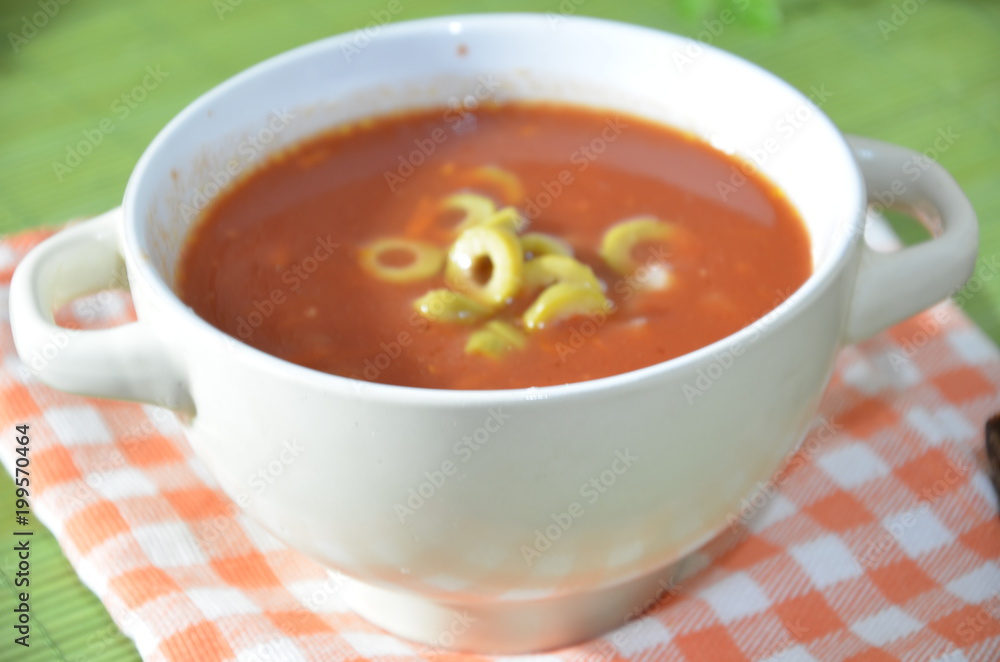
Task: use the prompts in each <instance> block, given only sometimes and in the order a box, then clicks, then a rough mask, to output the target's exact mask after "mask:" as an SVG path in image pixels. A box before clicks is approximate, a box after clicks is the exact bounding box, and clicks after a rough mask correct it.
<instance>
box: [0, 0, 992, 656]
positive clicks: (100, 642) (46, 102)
mask: <svg viewBox="0 0 1000 662" xmlns="http://www.w3.org/2000/svg"><path fill="white" fill-rule="evenodd" d="M752 1H753V2H754V4H753V5H751V8H750V9H749V10H747V11H746V12H745V14H748V15H749V14H753V16H751V17H750V18H749V19H745V20H743V21H742V22H740V23H737V24H735V25H724V24H722V23H721V22H715V19H716V18H718V17H719V16H720V12H721V10H722V9H724V8H725V7H726V6H730V7H733V8H735V9H736V11H737V12H738V11H739V8H740V7H741V6H744V5H745V3H744V2H743V1H742V0H719V1H718V2H716V1H715V0H682V1H681V2H679V3H678V4H677V5H676V6H679V7H680V8H681V9H680V10H679V11H677V10H676V9H675V7H672V6H671V3H668V2H666V1H665V0H655V1H649V2H638V1H632V0H543V1H542V2H538V3H529V2H515V3H501V2H493V1H489V2H480V3H476V4H473V3H471V2H464V1H459V0H422V1H421V2H420V3H419V4H418V3H417V0H399V2H400V5H399V6H401V7H402V10H401V11H400V12H399V13H398V14H396V16H395V18H396V19H398V20H404V19H411V18H418V17H421V16H429V15H436V14H447V13H467V12H471V11H515V10H521V11H552V12H560V11H567V10H568V11H570V12H573V13H578V14H581V15H583V14H586V15H592V16H601V17H606V18H614V19H618V20H623V21H629V22H634V23H642V24H647V25H651V26H654V27H658V28H663V29H667V30H671V31H674V32H680V33H685V34H689V35H697V34H698V33H699V32H700V33H701V35H702V38H705V39H706V40H710V41H711V42H713V43H715V44H716V45H719V46H721V47H723V48H726V49H728V50H730V51H733V52H735V53H737V54H740V55H742V56H744V57H746V58H748V59H750V60H753V61H755V62H757V63H759V64H761V65H762V66H764V67H766V68H768V69H770V70H772V71H774V72H775V73H777V74H778V75H780V76H782V77H783V78H785V79H786V80H788V81H789V82H790V83H792V84H793V85H795V86H797V87H799V88H800V89H802V90H806V91H808V90H810V88H813V87H816V88H822V89H825V90H827V91H828V92H829V93H830V95H831V96H830V98H829V100H828V101H827V102H826V103H825V105H824V110H825V111H826V112H827V113H828V114H829V115H830V116H831V117H832V118H833V120H834V121H835V122H837V123H838V124H839V125H840V126H841V127H842V128H843V129H844V130H845V131H848V132H852V133H858V134H863V135H869V136H873V137H877V138H881V139H884V140H889V141H893V142H896V143H899V144H902V145H906V146H908V147H911V148H914V149H917V150H924V149H928V148H932V147H933V144H934V140H935V138H936V137H937V135H938V131H939V130H948V129H949V127H950V128H951V130H952V131H953V132H954V133H957V134H958V135H959V138H958V139H957V140H956V141H955V142H954V144H953V145H951V146H949V148H948V149H947V150H945V151H943V152H941V153H939V154H938V155H937V157H938V158H939V160H940V162H941V163H942V164H943V165H944V166H945V167H946V168H948V169H949V170H950V171H951V172H952V173H953V174H954V176H955V178H956V179H957V180H958V181H959V183H960V184H961V185H962V186H963V187H964V188H965V190H966V192H967V193H968V195H969V197H970V198H971V199H972V201H973V204H974V205H975V207H976V209H977V211H978V213H979V218H980V222H981V229H982V249H981V255H982V256H984V257H983V259H981V261H980V262H981V265H986V264H988V258H991V257H994V256H995V255H996V253H997V249H998V248H1000V225H998V224H997V222H996V218H997V215H998V212H1000V186H998V184H1000V182H997V170H998V169H997V168H996V167H994V165H993V164H994V162H995V155H996V154H1000V64H998V63H1000V6H998V4H997V3H994V2H993V1H992V0H981V1H978V2H977V1H975V0H965V1H958V0H953V1H947V0H929V1H928V0H897V1H896V2H895V3H892V2H869V1H867V0H854V1H852V2H843V3H841V4H834V3H831V2H826V3H823V2H814V1H812V0H769V1H765V2H763V10H761V7H762V4H761V0H752ZM63 3H65V4H63ZM388 5H389V2H388V0H356V1H352V2H348V1H346V0H340V1H332V0H314V1H303V2H288V1H286V2H280V3H278V2H265V0H197V1H189V2H179V1H177V0H175V1H173V2H167V1H166V0H158V1H156V2H122V1H119V2H112V1H111V0H104V1H100V0H91V1H88V2H83V0H24V1H21V0H18V1H7V0H5V1H4V2H2V3H0V28H2V29H0V34H2V35H3V36H4V39H3V43H2V44H0V100H2V103H0V232H3V233H5V232H11V231H15V230H18V229H22V228H27V227H32V226H36V225H43V224H56V223H60V222H62V221H63V220H65V219H67V218H69V217H71V216H77V215H85V214H95V213H98V212H101V211H103V210H105V209H108V208H109V207H111V206H113V205H115V204H116V203H118V201H120V200H121V196H122V191H123V189H124V186H125V182H126V179H127V177H128V174H129V172H130V170H131V169H132V166H133V165H134V163H135V161H136V159H137V158H138V157H139V154H140V153H141V151H142V149H143V148H144V147H145V146H146V145H147V144H148V143H149V141H150V140H151V139H152V137H153V135H154V134H155V133H156V131H158V130H159V129H160V128H161V127H162V126H163V125H164V124H165V123H166V122H167V120H169V119H170V117H171V116H173V115H174V114H175V113H176V112H178V111H179V110H180V109H181V108H183V107H184V105H185V104H187V103H188V102H190V101H191V100H192V99H193V98H195V97H196V96H197V95H198V94H200V93H202V92H204V91H205V90H207V89H209V88H210V87H212V86H213V85H215V84H216V83H218V82H220V81H222V80H223V79H225V78H226V77H228V76H230V75H232V74H234V73H236V72H238V71H240V70H241V69H244V68H246V67H247V66H249V65H251V64H253V63H255V62H258V61H260V60H262V59H264V58H266V57H269V56H271V55H274V54H276V53H279V52H281V51H284V50H287V49H289V48H291V47H294V46H297V45H299V44H302V43H304V42H308V41H311V40H314V39H318V38H321V37H324V36H327V35H330V34H335V33H338V32H343V31H346V30H349V29H353V28H357V27H362V26H364V25H366V24H368V23H370V22H371V21H373V20H374V19H373V17H372V14H371V12H372V11H378V10H383V9H385V8H386V7H387V6H388ZM393 6H394V7H395V6H396V5H393ZM776 6H777V7H780V9H781V10H782V12H783V15H782V16H781V17H780V19H775V17H774V16H773V14H771V13H770V12H769V8H773V7H776ZM46 7H47V8H48V10H47V11H48V13H49V14H52V15H51V16H47V15H45V13H44V12H45V11H46ZM55 8H58V10H57V11H56V9H55ZM699 11H703V12H704V13H703V14H702V15H701V16H700V17H695V15H696V14H697V13H698V12H699ZM40 12H42V13H40ZM32 22H34V23H37V24H39V25H41V26H42V27H40V28H37V29H34V28H33V27H29V26H30V24H31V23H32ZM720 27H721V28H722V30H721V33H720V34H713V32H715V33H718V32H720V30H719V28H720ZM11 34H13V35H15V36H14V37H13V38H12V37H11ZM147 68H152V70H154V71H157V70H158V71H159V72H162V73H161V75H160V76H159V77H160V78H161V80H159V81H158V82H156V83H155V85H150V87H151V88H152V89H149V90H146V91H144V92H143V93H140V94H135V93H132V92H131V91H132V90H133V88H135V86H137V85H140V84H141V83H142V81H143V77H144V76H146V75H147V71H148V69H147ZM147 80H148V81H150V82H152V80H153V79H147ZM123 94H124V95H126V96H125V97H124V98H123V97H122V95H123ZM140 96H143V97H145V98H142V99H141V100H140V99H139V97H140ZM102 120H104V121H105V123H104V124H103V126H104V127H105V128H107V127H109V126H110V127H111V129H112V130H111V131H110V132H108V131H103V132H102V133H103V134H104V135H103V137H102V138H101V140H100V142H99V143H98V144H96V145H94V146H93V148H92V149H91V150H90V153H89V154H86V155H85V156H81V158H80V159H79V162H77V160H76V159H75V158H73V157H72V156H71V155H70V154H69V152H68V151H67V150H69V149H71V146H74V145H77V144H78V143H79V142H80V141H81V140H84V138H85V135H88V134H89V135H91V136H94V135H95V134H94V131H95V130H96V131H100V130H101V127H102ZM95 142H96V140H95ZM57 164H61V166H60V165H57ZM894 223H895V225H896V227H897V230H898V231H899V232H901V233H902V234H903V235H904V237H906V238H908V239H910V240H916V239H918V238H919V237H920V236H921V231H920V230H918V229H915V227H914V224H912V223H909V222H907V221H905V220H899V219H894ZM928 268H933V266H932V265H929V266H928ZM990 275H991V274H990ZM960 300H961V301H963V302H964V307H965V309H966V311H967V312H969V314H971V315H972V317H973V318H974V319H975V320H976V321H977V322H978V323H979V324H980V325H981V326H982V327H983V328H984V329H986V331H987V332H988V333H989V334H990V335H991V336H992V337H993V338H994V340H997V339H1000V317H998V316H997V313H996V311H997V307H996V305H995V302H996V301H998V300H1000V278H995V279H992V280H988V281H987V282H985V287H984V289H983V290H982V291H981V292H979V293H978V294H975V295H966V296H962V297H960ZM0 406H2V403H0ZM0 434H12V431H6V430H4V431H0ZM7 504H13V488H12V484H11V482H10V479H9V478H8V477H7V476H6V475H5V474H3V472H0V506H3V507H12V505H11V506H7ZM0 519H2V520H3V521H6V516H5V517H3V518H0ZM11 528H12V527H11V526H8V525H7V524H4V525H2V527H0V544H2V548H0V660H13V659H16V660H19V661H20V660H25V661H29V660H38V661H42V660H72V661H77V660H79V661H81V662H82V661H84V660H86V661H88V662H100V661H109V662H111V661H114V662H118V661H122V660H135V659H137V658H138V656H137V654H136V652H135V648H134V647H133V646H132V644H131V642H130V641H129V640H128V639H126V638H125V637H123V636H122V635H121V634H120V633H118V631H117V630H116V629H115V627H114V625H113V624H112V623H111V621H110V619H109V618H108V616H107V613H106V612H105V611H104V609H103V607H102V606H101V604H100V602H99V601H98V600H97V599H96V598H95V597H94V596H93V594H91V593H90V592H89V591H88V590H87V589H86V588H85V587H84V586H83V585H82V584H81V583H80V582H79V581H78V580H77V578H76V575H75V574H74V573H73V571H72V569H71V568H70V566H69V564H68V563H67V562H66V561H65V559H64V558H63V557H62V555H61V553H60V551H59V548H58V545H57V544H56V542H55V540H54V539H53V538H52V536H51V535H50V534H48V532H46V531H45V530H44V528H42V527H41V526H38V525H36V526H35V538H34V540H33V548H34V552H33V556H32V569H31V573H32V575H31V576H32V589H33V590H32V593H31V596H32V618H33V629H32V638H31V642H32V646H31V648H30V649H22V648H20V647H14V646H13V645H12V642H11V640H12V638H13V637H12V634H11V632H12V631H11V629H10V625H11V624H12V621H11V614H12V611H11V610H12V609H13V608H14V605H15V601H14V595H15V594H14V591H13V583H12V582H13V579H14V572H15V571H16V570H15V568H16V566H15V559H14V557H13V555H12V553H11V552H10V549H11V548H12V546H13V537H12V536H10V535H9V533H10V530H11Z"/></svg>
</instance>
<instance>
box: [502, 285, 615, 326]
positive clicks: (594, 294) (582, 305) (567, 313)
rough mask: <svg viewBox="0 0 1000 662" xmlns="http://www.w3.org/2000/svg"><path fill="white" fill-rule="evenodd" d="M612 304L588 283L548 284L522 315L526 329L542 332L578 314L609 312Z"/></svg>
mask: <svg viewBox="0 0 1000 662" xmlns="http://www.w3.org/2000/svg"><path fill="white" fill-rule="evenodd" d="M611 306H612V303H611V302H610V301H609V300H608V299H607V298H606V297H605V296H604V294H603V293H602V292H601V291H600V290H599V289H595V288H594V287H593V286H591V285H587V284H585V283H556V284H555V285H549V286H548V287H547V288H545V290H544V291H543V292H542V293H541V294H539V295H538V298H537V299H535V301H534V302H533V303H532V304H531V305H530V306H528V309H527V310H526V311H524V314H523V315H522V316H521V320H522V321H523V322H524V326H525V328H527V329H530V330H534V329H540V328H543V327H544V326H546V325H547V324H551V323H554V322H558V321H560V320H564V319H569V318H571V317H575V316H577V315H587V314H589V313H597V312H599V311H603V312H608V311H609V310H610V309H611Z"/></svg>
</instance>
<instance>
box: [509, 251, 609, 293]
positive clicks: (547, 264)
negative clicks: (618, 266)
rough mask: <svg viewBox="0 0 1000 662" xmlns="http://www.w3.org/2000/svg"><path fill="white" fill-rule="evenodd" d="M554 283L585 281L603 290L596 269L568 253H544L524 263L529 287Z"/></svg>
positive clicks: (526, 283) (525, 279)
mask: <svg viewBox="0 0 1000 662" xmlns="http://www.w3.org/2000/svg"><path fill="white" fill-rule="evenodd" d="M554 283H583V284H585V285H590V286H591V287H593V288H594V289H596V290H598V291H600V290H601V283H600V281H599V280H597V276H595V275H594V271H593V270H592V269H591V268H590V267H588V266H587V265H586V264H584V263H582V262H579V261H577V260H575V259H573V258H571V257H569V256H568V255H543V256H541V257H536V258H535V259H534V260H529V261H528V262H525V263H524V284H525V285H526V286H527V287H529V288H538V287H548V286H549V285H552V284H554Z"/></svg>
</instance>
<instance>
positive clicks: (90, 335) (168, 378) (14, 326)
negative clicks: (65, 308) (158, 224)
mask: <svg viewBox="0 0 1000 662" xmlns="http://www.w3.org/2000/svg"><path fill="white" fill-rule="evenodd" d="M121 225H122V210H121V207H119V208H117V209H113V210H111V211H109V212H106V213H104V214H101V215H100V216H97V217H96V218H93V219H90V220H88V221H84V222H82V223H79V224H77V225H73V226H71V227H69V228H67V229H65V230H63V231H62V232H60V233H58V234H56V235H54V236H52V237H50V238H49V239H46V240H45V241H43V242H42V243H41V244H39V245H38V246H36V247H35V248H34V249H33V250H32V251H31V252H29V253H28V255H27V256H26V257H25V258H24V260H23V261H22V262H21V264H19V265H18V267H17V269H16V270H15V272H14V277H13V279H12V280H11V284H10V324H11V330H12V332H13V335H14V345H15V346H16V347H17V352H18V354H19V355H20V357H21V361H22V362H23V363H24V364H25V365H26V366H28V368H29V369H30V370H31V371H32V372H34V373H35V374H36V375H37V376H38V378H39V379H40V380H41V381H43V382H45V383H46V384H48V385H49V386H53V387H55V388H57V389H60V390H62V391H68V392H70V393H77V394H80V395H88V396H97V397H102V398H115V399H120V400H138V401H140V402H147V403H150V404H155V405H160V406H164V407H169V408H171V409H175V410H179V411H186V412H188V413H193V410H194V405H193V403H192V400H191V396H190V394H189V393H188V390H187V384H186V379H185V378H184V375H183V373H182V372H181V370H180V369H179V367H178V365H177V364H176V363H175V362H174V361H173V360H172V358H171V355H170V353H169V352H168V350H167V348H166V347H165V346H164V345H163V343H161V342H160V340H158V339H157V338H156V336H155V335H154V334H153V332H152V329H151V328H150V327H149V325H148V324H147V323H144V322H142V321H138V322H132V323H130V324H124V325H122V326H118V327H114V328H111V329H102V330H96V331H80V330H74V329H67V328H64V327H60V326H57V325H56V324H55V323H54V321H53V311H54V310H55V309H56V308H57V307H58V306H60V305H63V304H65V303H67V302H69V301H72V300H73V299H74V298H76V297H79V296H82V295H85V294H90V293H93V292H97V291H99V290H102V289H108V288H109V287H110V286H112V285H114V284H115V283H119V284H120V285H122V286H125V285H127V279H126V278H125V262H124V260H123V259H122V254H121V248H120V246H121V241H120V236H119V232H120V228H121Z"/></svg>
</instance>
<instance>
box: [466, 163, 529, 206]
mask: <svg viewBox="0 0 1000 662" xmlns="http://www.w3.org/2000/svg"><path fill="white" fill-rule="evenodd" d="M470 175H471V177H470V179H472V181H473V182H482V183H485V184H487V185H489V186H491V187H492V188H495V189H496V190H497V192H498V193H500V197H501V198H502V199H503V201H504V202H505V203H506V204H508V205H516V204H520V202H521V201H522V200H523V199H524V187H523V186H522V185H521V180H520V179H518V177H517V175H515V174H514V173H512V172H508V171H506V170H504V169H503V168H499V167H497V166H481V167H479V168H476V169H475V170H473V171H472V172H471V173H470Z"/></svg>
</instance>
